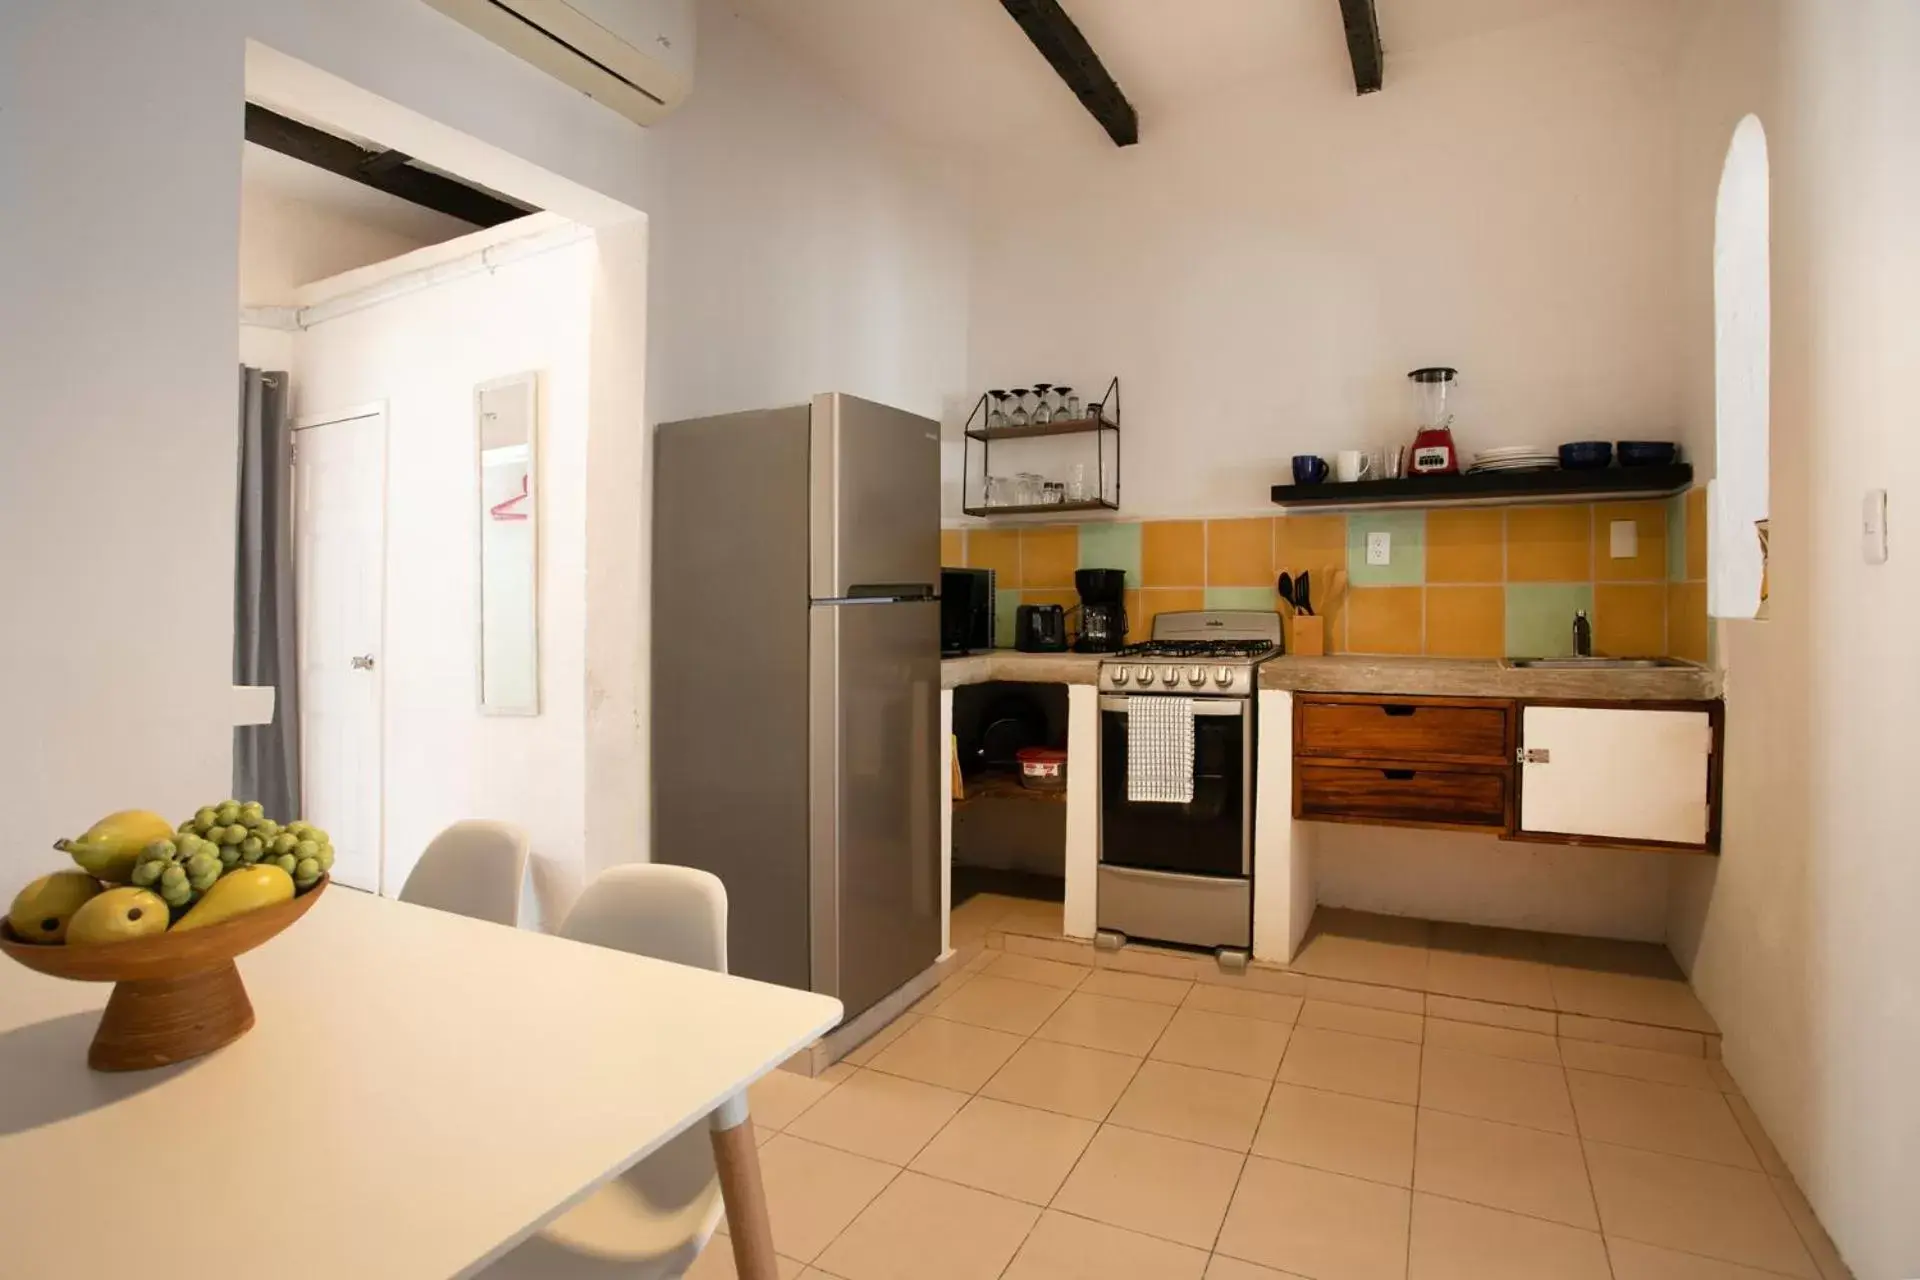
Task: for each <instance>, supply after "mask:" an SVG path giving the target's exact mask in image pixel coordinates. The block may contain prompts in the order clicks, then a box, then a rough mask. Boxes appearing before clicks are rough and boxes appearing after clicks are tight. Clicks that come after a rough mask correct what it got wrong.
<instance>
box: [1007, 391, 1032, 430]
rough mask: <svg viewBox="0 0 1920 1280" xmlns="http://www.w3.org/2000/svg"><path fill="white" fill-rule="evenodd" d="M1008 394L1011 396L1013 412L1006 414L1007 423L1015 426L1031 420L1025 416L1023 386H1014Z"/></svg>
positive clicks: (1025, 399) (1020, 425) (1024, 424)
mask: <svg viewBox="0 0 1920 1280" xmlns="http://www.w3.org/2000/svg"><path fill="white" fill-rule="evenodd" d="M1008 394H1009V395H1011V396H1012V397H1013V412H1012V413H1010V414H1008V415H1007V423H1008V425H1009V426H1015V427H1024V426H1026V425H1027V424H1028V423H1029V422H1031V421H1032V419H1031V418H1029V417H1028V416H1027V389H1026V388H1025V387H1015V388H1014V389H1013V390H1012V391H1010V392H1008Z"/></svg>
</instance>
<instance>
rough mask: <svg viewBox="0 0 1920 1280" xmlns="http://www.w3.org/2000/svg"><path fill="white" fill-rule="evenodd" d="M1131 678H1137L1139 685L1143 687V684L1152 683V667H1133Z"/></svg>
mask: <svg viewBox="0 0 1920 1280" xmlns="http://www.w3.org/2000/svg"><path fill="white" fill-rule="evenodd" d="M1133 678H1134V679H1136V680H1138V681H1139V682H1140V684H1141V687H1143V688H1144V687H1145V686H1147V685H1150V684H1152V683H1153V668H1152V667H1135V668H1134V671H1133Z"/></svg>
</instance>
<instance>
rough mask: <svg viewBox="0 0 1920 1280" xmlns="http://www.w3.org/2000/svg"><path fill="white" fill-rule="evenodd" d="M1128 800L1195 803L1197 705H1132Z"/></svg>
mask: <svg viewBox="0 0 1920 1280" xmlns="http://www.w3.org/2000/svg"><path fill="white" fill-rule="evenodd" d="M1127 799H1128V800H1132V801H1147V802H1150V803H1160V804H1192V803H1193V699H1192V698H1176V697H1163V696H1158V695H1156V696H1154V697H1151V698H1128V699H1127Z"/></svg>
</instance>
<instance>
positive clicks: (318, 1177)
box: [0, 887, 841, 1280]
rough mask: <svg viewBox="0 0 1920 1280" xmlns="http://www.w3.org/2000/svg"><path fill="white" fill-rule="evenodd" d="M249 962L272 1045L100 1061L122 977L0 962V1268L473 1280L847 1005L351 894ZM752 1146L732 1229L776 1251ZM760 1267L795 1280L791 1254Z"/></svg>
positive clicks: (148, 1278)
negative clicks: (111, 998) (94, 1041)
mask: <svg viewBox="0 0 1920 1280" xmlns="http://www.w3.org/2000/svg"><path fill="white" fill-rule="evenodd" d="M238 963H239V966H240V972H241V976H242V978H243V979H244V980H245V982H246V986H247V992H248V994H249V996H250V997H251V998H252V1001H253V1006H254V1011H255V1014H256V1016H257V1019H258V1021H257V1023H256V1025H255V1026H254V1028H253V1029H252V1030H251V1031H249V1032H248V1033H247V1034H246V1035H244V1036H242V1037H241V1038H240V1039H239V1040H237V1041H235V1042H234V1043H232V1044H230V1045H228V1046H227V1047H225V1048H223V1049H220V1050H218V1051H216V1052H214V1053H212V1054H209V1055H207V1056H206V1057H203V1058H199V1059H196V1060H194V1061H192V1062H186V1063H180V1064H177V1065H175V1066H171V1067H162V1068H159V1069H157V1070H152V1071H144V1072H128V1073H124V1074H103V1073H99V1072H95V1071H92V1070H90V1069H89V1068H88V1067H87V1065H86V1053H87V1044H88V1041H89V1040H90V1039H91V1038H92V1036H93V1032H94V1028H95V1026H96V1025H97V1024H98V1022H99V1016H100V1010H101V1007H102V1005H103V1004H104V1003H105V1001H106V997H107V993H108V990H109V988H108V987H107V986H106V985H104V984H95V983H80V982H68V981H63V980H60V979H56V978H49V977H44V976H42V975H40V974H37V973H33V972H30V971H28V970H27V969H24V968H22V967H21V966H19V965H17V964H13V963H11V962H8V961H6V960H4V959H0V1242H4V1244H3V1245H0V1250H4V1252H3V1253H0V1274H5V1275H8V1276H13V1275H18V1276H40V1275H47V1276H53V1275H58V1276H66V1277H75V1278H76V1280H91V1278H92V1277H96V1276H110V1275H114V1276H118V1275H125V1276H138V1277H140V1278H141V1280H169V1278H171V1277H181V1278H182V1280H187V1278H191V1280H224V1278H226V1277H236V1278H239V1277H244V1278H246V1280H266V1278H267V1277H274V1278H275V1280H294V1278H300V1277H327V1280H342V1278H344V1277H355V1278H357V1280H359V1278H364V1280H373V1278H375V1277H380V1278H383V1280H384V1278H386V1277H395V1278H405V1277H420V1278H422V1280H426V1278H433V1280H439V1278H441V1277H449V1276H460V1275H468V1274H472V1273H474V1272H476V1271H478V1270H480V1269H482V1268H483V1267H484V1266H485V1265H486V1264H487V1263H488V1262H490V1261H492V1260H493V1259H495V1258H497V1257H499V1256H500V1255H501V1254H503V1253H505V1252H506V1251H507V1250H509V1249H511V1248H512V1247H513V1246H514V1245H515V1244H517V1243H518V1242H520V1241H521V1240H524V1239H526V1238H527V1237H528V1236H529V1235H531V1234H533V1233H534V1232H535V1231H537V1230H539V1229H540V1228H541V1227H542V1226H543V1225H545V1224H546V1223H548V1222H550V1221H552V1220H553V1219H554V1218H556V1217H558V1216H559V1215H560V1214H562V1213H563V1212H565V1211H566V1210H567V1209H568V1208H570V1207H571V1206H573V1205H574V1204H576V1203H578V1202H579V1201H580V1200H582V1199H583V1198H585V1197H586V1196H587V1195H588V1194H590V1193H591V1192H592V1191H593V1190H594V1189H595V1188H597V1187H599V1186H600V1185H602V1184H603V1183H605V1182H606V1181H608V1180H609V1179H610V1178H612V1177H614V1176H615V1175H616V1174H618V1173H619V1172H621V1171H622V1170H624V1169H626V1168H627V1167H629V1166H631V1165H632V1164H634V1163H635V1162H636V1161H638V1160H640V1159H641V1158H643V1157H645V1156H646V1155H647V1154H648V1153H650V1152H652V1151H654V1150H655V1149H656V1148H658V1147H659V1146H661V1144H663V1143H665V1142H666V1141H667V1140H668V1139H669V1138H671V1137H673V1136H674V1135H675V1134H677V1133H679V1132H681V1131H682V1130H684V1129H686V1128H687V1127H688V1126H690V1125H694V1124H704V1123H707V1118H708V1116H709V1115H710V1114H712V1113H713V1112H715V1111H716V1109H720V1108H722V1106H723V1104H725V1103H727V1101H728V1100H729V1099H732V1098H734V1097H735V1096H736V1095H741V1094H742V1093H743V1091H744V1090H745V1089H746V1088H747V1086H748V1085H749V1084H751V1083H752V1082H753V1081H755V1080H757V1079H759V1078H760V1077H761V1076H763V1075H765V1074H766V1073H767V1072H768V1071H770V1070H772V1069H774V1068H775V1067H777V1066H778V1065H779V1064H780V1063H781V1062H782V1061H783V1060H785V1059H786V1058H787V1057H788V1056H790V1055H791V1054H793V1053H794V1052H796V1051H797V1050H799V1049H800V1048H802V1047H804V1046H805V1045H807V1044H809V1043H811V1042H812V1041H813V1040H814V1039H815V1038H816V1037H818V1036H819V1035H820V1034H821V1032H823V1031H825V1030H826V1029H827V1028H829V1027H831V1026H832V1025H834V1023H836V1022H837V1021H838V1020H839V1018H840V1015H841V1006H840V1002H839V1001H837V1000H834V999H832V998H830V997H827V996H821V995H815V994H812V993H809V992H804V991H794V990H790V989H788V988H785V987H776V986H769V985H767V984H765V983H759V982H751V981H748V980H746V979H743V978H736V977H728V976H726V975H724V974H716V973H709V972H706V971H704V970H700V969H690V968H685V967H683V966H680V965H673V964H667V963H665V962H663V961H658V960H652V959H648V958H645V957H642V956H634V955H629V954H627V953H625V952H620V951H611V950H606V949H603V948H599V947H592V946H587V945H584V944H582V943H577V942H570V941H567V940H565V939H561V938H556V937H550V936H547V935H544V934H538V933H531V932H527V931H525V930H517V929H508V928H504V927H502V926H499V925H494V924H487V923H484V922H481V921H476V920H469V919H466V918H464V917H461V916H454V915H448V914H446V913H443V912H438V911H433V910H430V909H428V908H424V907H417V906H411V905H408V904H405V903H399V902H392V901H388V900H386V899H382V898H375V897H371V896H369V895H366V894H361V893H356V892H353V891H352V890H345V889H340V888H337V887H336V888H334V889H332V890H331V891H329V892H328V893H327V894H326V896H325V897H324V898H323V899H321V901H319V902H317V903H315V904H314V907H313V909H312V910H311V911H310V912H308V914H307V915H306V916H305V918H303V919H301V920H299V921H298V922H296V923H295V924H294V925H293V927H292V928H290V929H288V930H287V932H285V933H283V934H281V935H280V936H279V937H277V938H274V939H272V940H271V941H269V942H267V943H266V944H265V945H264V946H262V947H261V948H260V949H259V950H257V951H253V952H250V953H248V954H246V955H244V956H242V957H241V958H240V960H239V962H238ZM736 1118H737V1113H736ZM732 1138H733V1142H732V1143H731V1144H730V1145H729V1144H723V1140H722V1137H721V1136H719V1135H716V1138H715V1141H714V1146H715V1150H716V1156H717V1157H719V1161H720V1163H721V1165H722V1170H721V1171H722V1175H723V1176H722V1183H723V1188H724V1189H725V1191H726V1192H727V1195H728V1212H729V1219H730V1221H731V1222H732V1223H733V1224H734V1225H733V1227H732V1231H733V1234H734V1235H735V1236H740V1235H742V1234H743V1228H742V1225H741V1224H742V1223H747V1224H749V1225H748V1226H747V1227H746V1229H745V1234H746V1235H747V1236H748V1237H751V1238H754V1239H758V1240H760V1241H763V1242H765V1241H768V1240H770V1237H769V1236H768V1235H767V1234H766V1232H765V1204H764V1199H763V1198H762V1197H761V1196H760V1195H759V1183H758V1176H759V1169H758V1164H757V1158H756V1157H755V1156H754V1154H753V1150H754V1147H753V1141H752V1134H751V1129H750V1127H747V1126H741V1127H740V1128H737V1129H734V1130H733V1131H732ZM723 1146H724V1147H725V1149H723ZM729 1154H731V1156H732V1157H733V1158H734V1162H735V1163H734V1167H733V1168H732V1169H731V1170H729V1168H728V1167H727V1164H728V1159H729ZM729 1174H731V1176H729ZM743 1189H744V1191H743ZM737 1247H740V1248H744V1247H746V1246H737ZM751 1261H752V1265H751V1267H748V1266H743V1267H742V1273H743V1275H744V1274H748V1273H749V1271H750V1270H760V1269H761V1268H762V1267H763V1266H764V1267H765V1268H766V1270H765V1274H766V1275H768V1276H771V1275H772V1271H771V1267H772V1258H771V1248H770V1244H769V1245H768V1247H767V1256H766V1257H765V1258H764V1260H762V1259H760V1258H757V1257H756V1258H754V1259H752V1260H751Z"/></svg>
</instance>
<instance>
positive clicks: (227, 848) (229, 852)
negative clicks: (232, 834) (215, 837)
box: [213, 844, 241, 871]
mask: <svg viewBox="0 0 1920 1280" xmlns="http://www.w3.org/2000/svg"><path fill="white" fill-rule="evenodd" d="M213 848H214V849H215V850H216V851H217V852H218V855H219V858H220V866H221V868H222V869H223V870H225V871H231V870H233V869H234V868H235V867H237V866H240V865H241V863H240V846H239V845H237V844H217V845H214V846H213Z"/></svg>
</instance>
